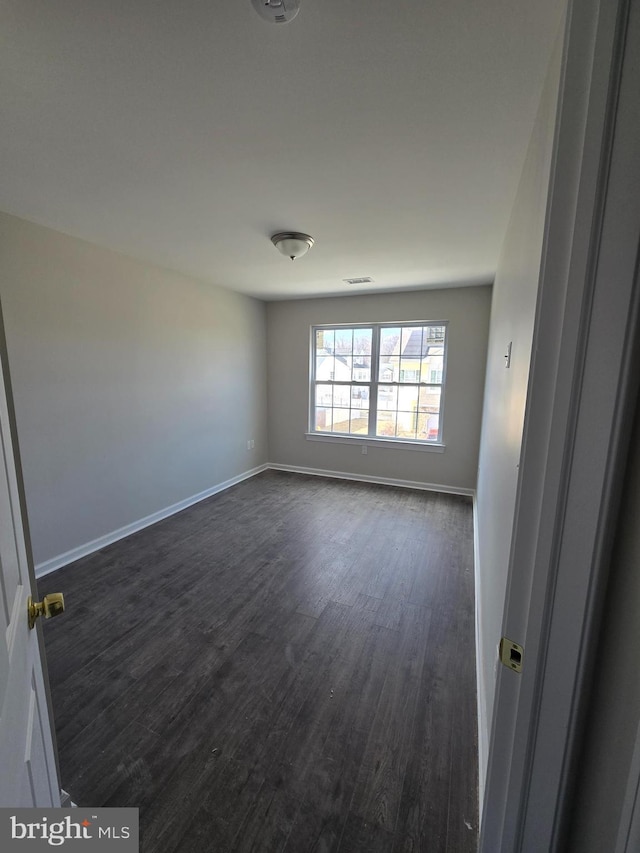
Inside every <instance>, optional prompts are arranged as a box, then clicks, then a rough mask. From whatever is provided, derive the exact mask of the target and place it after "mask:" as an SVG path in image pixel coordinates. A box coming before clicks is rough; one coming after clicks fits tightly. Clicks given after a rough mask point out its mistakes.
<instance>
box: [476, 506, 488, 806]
mask: <svg viewBox="0 0 640 853" xmlns="http://www.w3.org/2000/svg"><path fill="white" fill-rule="evenodd" d="M473 566H474V581H475V583H474V585H475V600H476V608H475V611H476V612H475V616H476V681H477V683H476V690H477V693H478V801H479V814H480V821H482V807H483V804H484V787H485V782H486V776H487V762H488V760H489V721H488V720H487V697H486V685H485V683H484V674H483V673H484V670H483V668H482V661H483V660H484V649H483V644H482V631H481V626H482V618H481V616H482V614H481V601H482V598H481V596H480V583H481V581H480V547H479V542H478V505H477V501H476V497H475V495H474V498H473Z"/></svg>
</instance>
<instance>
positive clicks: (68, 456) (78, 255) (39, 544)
mask: <svg viewBox="0 0 640 853" xmlns="http://www.w3.org/2000/svg"><path fill="white" fill-rule="evenodd" d="M0 297H1V299H2V304H3V309H4V317H5V325H6V334H7V343H8V350H9V363H10V370H11V375H12V381H13V391H14V397H15V406H16V416H17V423H18V432H19V438H20V449H21V453H22V463H23V468H24V480H25V490H26V499H27V506H28V512H29V521H30V525H31V535H32V540H33V549H34V559H35V561H36V564H38V563H42V562H44V561H47V560H50V559H52V558H55V557H57V556H58V555H60V554H62V553H64V552H66V551H68V550H70V549H75V548H78V547H80V546H82V545H84V544H85V543H88V542H91V541H92V540H94V539H96V538H98V537H101V536H103V535H106V534H109V533H111V532H113V531H115V530H117V529H118V528H120V527H122V526H125V525H128V524H131V523H133V522H135V521H137V520H139V519H142V518H144V517H146V516H148V515H150V514H152V513H155V512H158V511H160V510H162V509H164V508H166V507H168V506H171V505H173V504H174V503H177V502H179V501H182V500H185V499H188V498H189V497H191V496H193V495H196V494H199V493H200V492H202V491H205V490H207V489H210V488H211V487H213V486H215V485H217V484H219V483H222V482H224V481H226V480H228V479H231V478H234V477H236V476H238V475H241V474H242V473H243V472H245V471H247V470H249V469H251V468H253V467H255V466H258V465H260V464H262V463H264V462H266V460H267V428H266V391H265V384H266V382H265V380H266V375H265V352H266V339H265V310H264V304H263V303H261V302H259V301H256V300H253V299H249V298H247V297H244V296H240V295H238V294H236V293H232V292H230V291H226V290H222V289H217V288H214V287H212V286H210V285H206V284H203V283H201V282H199V281H196V280H193V279H190V278H186V277H184V276H182V275H178V274H176V273H172V272H169V271H167V270H163V269H159V268H157V267H153V266H150V265H147V264H144V263H140V262H137V261H134V260H131V259H129V258H126V257H123V256H121V255H118V254H116V253H114V252H110V251H108V250H105V249H101V248H98V247H96V246H93V245H91V244H89V243H86V242H83V241H80V240H76V239H73V238H71V237H67V236H64V235H62V234H59V233H57V232H55V231H51V230H49V229H46V228H42V227H39V226H36V225H33V224H30V223H27V222H24V221H23V220H19V219H15V218H13V217H10V216H7V215H4V214H0ZM250 438H253V439H254V440H255V450H252V451H248V450H247V440H248V439H250Z"/></svg>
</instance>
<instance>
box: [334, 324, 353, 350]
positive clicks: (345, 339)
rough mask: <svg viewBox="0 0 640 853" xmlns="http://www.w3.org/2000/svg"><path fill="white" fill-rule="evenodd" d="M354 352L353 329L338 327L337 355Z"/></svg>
mask: <svg viewBox="0 0 640 853" xmlns="http://www.w3.org/2000/svg"><path fill="white" fill-rule="evenodd" d="M352 352H353V329H336V348H335V354H336V355H351V353H352Z"/></svg>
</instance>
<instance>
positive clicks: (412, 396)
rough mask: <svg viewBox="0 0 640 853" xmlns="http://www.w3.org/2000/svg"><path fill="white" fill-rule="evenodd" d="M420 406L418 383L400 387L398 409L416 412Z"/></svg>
mask: <svg viewBox="0 0 640 853" xmlns="http://www.w3.org/2000/svg"><path fill="white" fill-rule="evenodd" d="M417 408H418V387H417V386H416V385H413V386H408V387H401V388H398V409H400V410H401V411H403V412H415V411H416V410H417Z"/></svg>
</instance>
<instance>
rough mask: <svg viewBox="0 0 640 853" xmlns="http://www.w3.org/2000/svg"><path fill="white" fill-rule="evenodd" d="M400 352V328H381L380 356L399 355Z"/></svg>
mask: <svg viewBox="0 0 640 853" xmlns="http://www.w3.org/2000/svg"><path fill="white" fill-rule="evenodd" d="M399 353H400V329H399V328H393V329H392V328H388V329H381V330H380V356H383V355H398V354H399Z"/></svg>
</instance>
